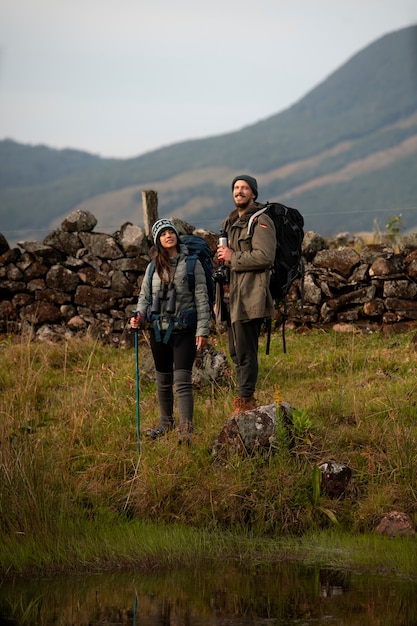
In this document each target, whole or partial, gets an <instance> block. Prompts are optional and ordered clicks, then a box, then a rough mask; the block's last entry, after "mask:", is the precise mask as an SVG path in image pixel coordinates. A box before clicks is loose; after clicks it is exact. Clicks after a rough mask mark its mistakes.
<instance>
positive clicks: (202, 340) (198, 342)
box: [195, 335, 208, 350]
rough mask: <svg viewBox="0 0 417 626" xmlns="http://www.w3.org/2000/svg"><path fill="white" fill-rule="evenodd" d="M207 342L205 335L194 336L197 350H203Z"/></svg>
mask: <svg viewBox="0 0 417 626" xmlns="http://www.w3.org/2000/svg"><path fill="white" fill-rule="evenodd" d="M207 343H208V339H207V337H203V336H202V335H200V336H199V337H196V338H195V345H196V346H197V350H203V348H205V347H206V345H207Z"/></svg>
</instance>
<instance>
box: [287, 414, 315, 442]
mask: <svg viewBox="0 0 417 626" xmlns="http://www.w3.org/2000/svg"><path fill="white" fill-rule="evenodd" d="M291 416H292V424H293V434H294V437H295V439H299V440H309V439H310V431H311V429H312V427H313V420H312V419H311V417H310V416H309V415H308V413H307V411H306V410H305V409H293V410H292V412H291Z"/></svg>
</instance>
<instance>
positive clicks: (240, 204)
mask: <svg viewBox="0 0 417 626" xmlns="http://www.w3.org/2000/svg"><path fill="white" fill-rule="evenodd" d="M234 202H235V207H236V208H237V209H247V208H248V207H249V206H250V205H251V202H252V200H243V199H242V198H237V199H235V201H234Z"/></svg>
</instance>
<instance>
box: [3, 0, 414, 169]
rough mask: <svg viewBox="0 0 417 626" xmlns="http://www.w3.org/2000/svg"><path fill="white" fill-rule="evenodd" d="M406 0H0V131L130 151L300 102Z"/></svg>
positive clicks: (399, 18)
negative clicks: (203, 0) (202, 0)
mask: <svg viewBox="0 0 417 626" xmlns="http://www.w3.org/2000/svg"><path fill="white" fill-rule="evenodd" d="M412 24H417V2H416V1H415V0H257V1H256V2H254V1H253V0H251V1H249V0H210V1H205V2H200V1H199V0H0V139H5V138H10V139H14V140H16V141H19V142H22V143H29V144H38V143H42V144H46V145H48V146H50V147H54V148H67V147H69V148H76V149H80V150H85V151H88V152H92V153H94V154H99V155H101V156H110V157H119V158H120V157H121V158H124V157H131V156H137V155H139V154H142V153H145V152H149V151H150V150H153V149H156V148H159V147H162V146H166V145H170V144H173V143H177V142H180V141H183V140H187V139H195V138H199V137H208V136H213V135H219V134H223V133H226V132H230V131H234V130H238V129H240V128H242V127H244V126H247V125H249V124H253V123H255V122H257V121H259V120H261V119H264V118H267V117H269V116H271V115H274V114H275V113H278V112H280V111H282V110H284V109H285V108H287V107H288V106H290V105H291V104H294V102H296V101H297V100H299V99H300V98H302V97H303V96H304V95H305V94H306V93H308V92H309V91H310V90H311V89H312V88H314V87H316V86H317V85H318V84H319V83H321V82H322V81H323V80H324V79H325V78H327V77H328V76H329V75H330V74H331V73H332V72H333V71H334V70H336V69H338V68H339V67H340V66H341V65H343V64H344V63H345V62H346V61H347V60H349V59H350V58H351V57H352V56H353V55H354V54H356V53H357V52H359V51H360V50H362V49H363V48H365V47H366V46H368V45H369V44H371V43H372V42H374V41H376V40H377V39H379V38H380V37H381V36H383V35H385V34H387V33H390V32H392V31H395V30H398V29H400V28H403V27H405V26H410V25H412Z"/></svg>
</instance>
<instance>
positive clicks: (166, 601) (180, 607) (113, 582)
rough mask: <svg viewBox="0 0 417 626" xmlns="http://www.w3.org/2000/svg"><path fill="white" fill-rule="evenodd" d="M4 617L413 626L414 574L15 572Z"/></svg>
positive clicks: (178, 625) (191, 625)
mask: <svg viewBox="0 0 417 626" xmlns="http://www.w3.org/2000/svg"><path fill="white" fill-rule="evenodd" d="M0 624H5V625H6V624H9V625H12V624H13V625H19V626H23V625H29V626H31V625H35V624H36V625H37V626H52V625H54V626H96V625H97V626H98V625H102V626H103V625H112V626H116V625H123V626H130V625H141V626H254V625H257V626H269V625H271V626H272V625H273V626H281V625H282V626H284V625H285V626H290V625H295V624H296V625H297V626H310V625H314V626H317V625H321V624H326V626H333V625H338V626H362V625H363V626H365V625H366V626H369V625H375V626H382V625H383V626H416V625H417V579H414V580H408V579H402V578H399V577H392V576H389V575H375V576H372V575H364V574H356V573H346V572H336V571H328V570H323V569H320V568H311V567H309V568H305V567H303V566H300V565H299V564H298V565H294V564H287V563H285V564H281V565H277V566H275V565H274V567H273V569H269V570H268V571H265V568H262V569H260V570H259V571H253V570H251V571H250V572H249V571H245V568H244V567H243V566H242V565H236V566H234V567H230V566H227V567H224V568H222V567H221V566H219V567H217V568H209V567H208V568H207V569H205V570H204V571H201V570H195V571H190V570H180V571H171V572H164V573H163V574H162V573H146V574H143V573H141V572H136V571H130V572H118V573H114V572H113V573H105V574H97V575H80V576H72V577H65V578H63V577H57V578H52V579H32V580H27V579H25V580H21V579H15V580H10V581H3V583H1V586H0Z"/></svg>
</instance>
